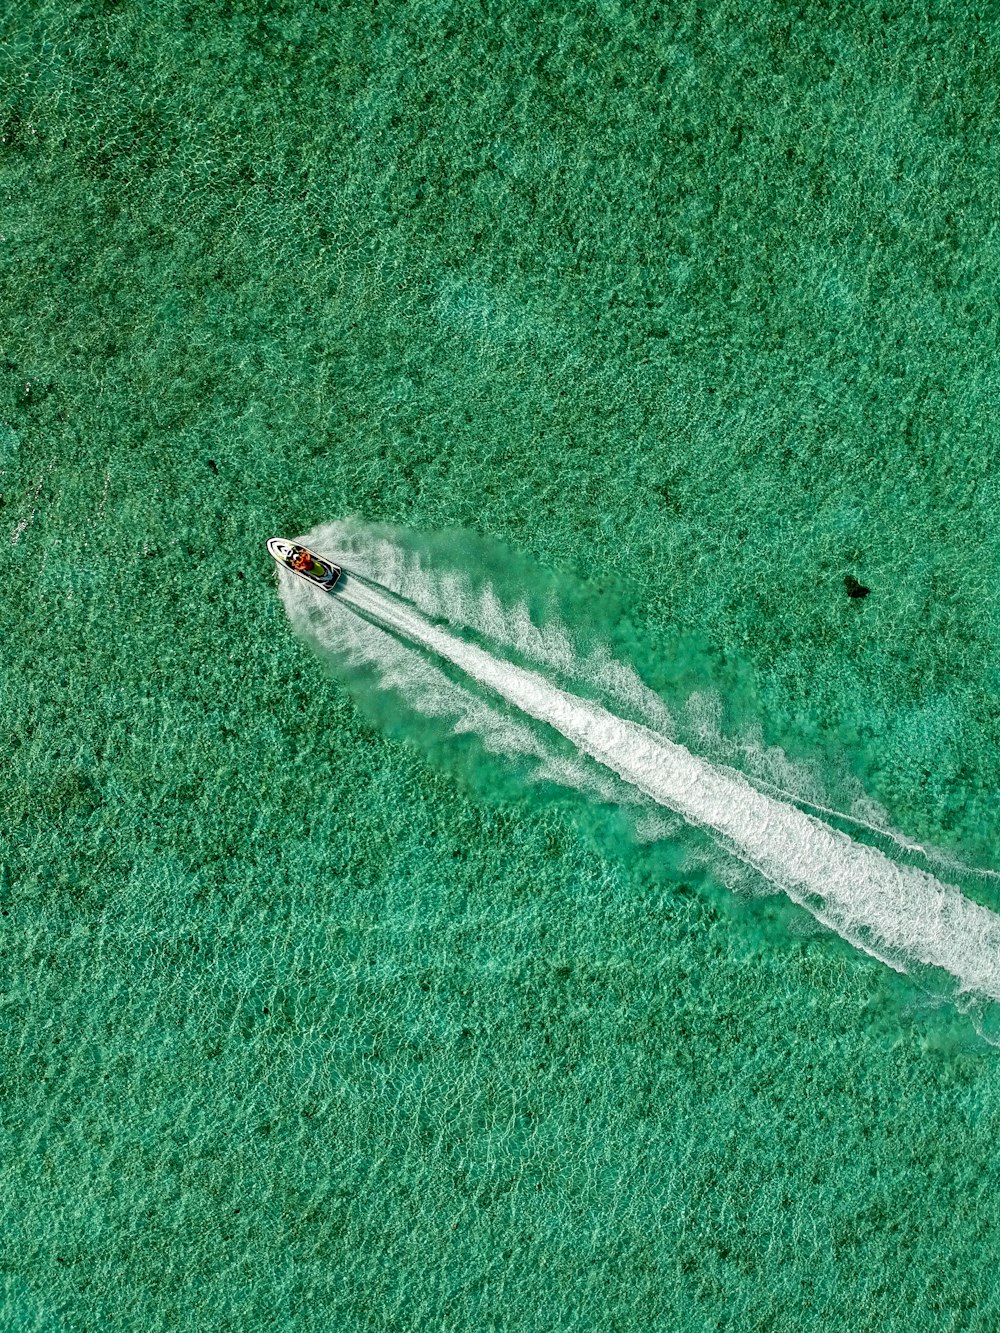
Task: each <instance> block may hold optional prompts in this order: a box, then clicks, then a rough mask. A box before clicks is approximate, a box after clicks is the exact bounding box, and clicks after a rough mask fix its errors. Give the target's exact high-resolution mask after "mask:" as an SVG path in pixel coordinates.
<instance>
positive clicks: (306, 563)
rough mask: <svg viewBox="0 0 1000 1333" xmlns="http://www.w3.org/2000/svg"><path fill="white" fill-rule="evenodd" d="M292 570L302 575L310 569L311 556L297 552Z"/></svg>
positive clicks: (307, 553) (303, 552)
mask: <svg viewBox="0 0 1000 1333" xmlns="http://www.w3.org/2000/svg"><path fill="white" fill-rule="evenodd" d="M292 568H293V569H295V570H298V572H299V573H300V574H304V573H305V572H306V570H308V569H311V568H312V556H311V555H310V554H309V552H308V551H299V553H298V555H297V556H296V557H295V559H294V560H293V561H292Z"/></svg>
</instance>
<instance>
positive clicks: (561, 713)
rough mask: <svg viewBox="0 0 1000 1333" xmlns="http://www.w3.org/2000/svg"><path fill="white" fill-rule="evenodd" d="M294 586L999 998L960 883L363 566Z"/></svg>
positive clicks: (302, 619) (995, 966)
mask: <svg viewBox="0 0 1000 1333" xmlns="http://www.w3.org/2000/svg"><path fill="white" fill-rule="evenodd" d="M292 582H293V580H289V581H288V583H289V584H290V583H292ZM283 596H284V597H285V602H286V606H287V607H288V609H289V615H290V617H291V619H292V621H293V623H294V624H295V625H296V626H297V628H299V629H300V631H301V632H302V633H303V634H304V636H305V637H307V638H308V637H309V636H310V634H312V635H316V634H317V633H320V635H321V630H322V627H323V625H324V623H328V622H329V618H331V617H338V616H340V617H342V616H344V615H345V614H353V615H354V616H357V617H359V618H360V619H361V620H363V621H364V622H365V623H366V624H367V625H368V626H371V627H374V628H375V629H376V630H380V631H384V632H385V634H387V635H389V636H392V638H393V639H394V640H396V641H397V642H398V643H399V644H402V645H404V646H406V647H407V648H409V649H417V650H420V651H421V652H422V653H424V654H429V655H431V656H432V657H433V658H436V659H439V660H440V661H442V662H446V663H448V664H449V665H450V667H451V668H453V669H454V670H455V671H457V672H458V673H459V674H460V677H464V678H465V679H467V681H468V682H469V689H470V691H471V692H472V693H473V694H476V693H478V692H480V691H484V690H485V691H488V692H489V693H490V694H492V695H495V696H497V697H498V698H499V699H502V700H503V701H504V703H505V704H507V705H508V706H510V707H511V708H513V709H515V710H517V712H519V713H521V714H524V715H526V716H527V717H529V718H531V719H534V720H535V721H536V722H538V723H542V724H544V725H545V727H550V728H552V729H554V730H555V731H557V732H558V733H559V734H560V735H561V736H562V737H564V738H565V739H566V740H568V741H569V742H570V743H571V744H572V745H573V746H574V747H575V748H576V750H577V751H578V752H579V753H580V754H582V755H585V756H587V757H589V759H591V760H593V761H596V763H597V764H599V765H601V766H602V767H603V768H604V769H606V770H608V771H609V772H610V773H612V774H614V775H615V776H616V777H617V778H618V779H619V780H620V781H621V782H622V783H625V784H627V786H628V787H630V788H632V789H633V790H634V791H636V792H638V793H641V794H642V795H643V796H645V797H646V798H648V800H650V801H652V802H655V803H656V804H657V805H658V806H661V807H664V808H665V809H667V810H670V811H673V812H675V813H676V814H677V815H679V816H681V818H682V819H683V820H684V821H686V822H687V823H689V824H692V825H697V826H700V827H702V828H705V829H707V830H709V831H710V832H711V833H712V834H713V835H714V837H715V838H716V839H717V840H718V841H719V842H720V843H721V844H722V845H723V846H724V847H725V848H726V850H727V851H728V852H729V853H730V854H731V855H732V856H734V857H736V858H738V859H739V860H740V861H742V862H744V863H745V864H747V865H749V866H751V867H752V868H753V869H754V870H756V871H757V872H759V874H761V875H763V876H764V877H765V878H766V879H767V880H768V881H770V882H771V883H772V884H773V885H774V886H776V887H777V888H779V889H781V890H783V891H784V892H785V893H786V894H787V895H788V897H789V898H791V899H792V900H793V901H794V902H796V903H798V904H800V905H801V906H802V907H805V908H807V909H808V910H809V911H810V912H811V913H812V914H813V915H814V916H815V917H816V918H817V919H818V920H819V921H821V922H823V924H825V925H826V926H828V927H830V928H831V929H833V930H835V931H836V932H837V933H838V934H840V935H841V936H842V937H843V938H845V939H847V940H849V941H850V942H851V943H852V944H854V945H855V946H856V947H858V948H860V949H863V950H864V951H865V952H867V953H869V954H871V955H872V956H874V957H876V958H879V959H881V961H883V962H885V963H887V964H888V965H889V966H891V967H894V968H896V969H897V970H898V971H906V970H907V968H908V967H909V966H913V965H915V964H918V963H919V964H923V965H926V966H928V967H933V968H940V969H943V970H945V971H947V972H948V973H950V974H951V975H952V976H953V977H954V978H955V979H956V981H957V982H958V989H959V990H960V991H962V992H967V993H970V994H972V995H977V996H981V997H985V998H988V999H991V1000H994V1001H1000V916H997V915H996V914H995V913H993V912H992V911H990V910H989V909H988V908H986V907H983V906H981V905H980V904H978V903H976V902H974V901H973V900H972V899H970V898H968V897H967V896H965V895H964V894H963V893H962V892H961V891H960V890H959V889H958V888H957V887H955V886H953V885H950V884H946V883H943V882H941V881H940V880H938V879H937V878H935V877H934V876H933V875H931V874H929V873H927V872H926V871H924V870H921V869H919V868H917V867H914V866H909V865H899V864H897V863H896V862H895V861H893V860H892V859H891V858H890V857H888V856H886V855H885V854H884V853H883V852H881V851H879V850H878V849H876V848H874V847H870V846H867V845H866V844H863V843H858V842H855V841H854V840H852V839H851V838H849V837H848V836H847V835H846V834H844V833H842V832H840V831H839V830H837V829H833V828H831V827H829V826H828V825H827V824H825V823H824V822H823V821H822V820H821V819H819V818H817V817H816V816H814V815H811V814H808V813H806V812H804V811H802V810H800V809H798V808H797V807H796V806H795V805H792V804H790V803H788V802H785V801H782V800H780V799H778V798H777V797H775V796H772V795H768V794H766V793H764V792H761V791H759V790H758V789H757V788H756V787H754V786H753V785H752V784H751V782H750V781H749V780H748V779H747V778H745V777H743V776H742V775H741V774H739V773H736V772H734V771H732V770H730V769H723V768H720V767H718V766H716V765H713V764H712V763H710V762H708V761H707V760H705V759H703V758H700V757H698V756H697V755H695V754H693V753H691V751H689V750H688V749H686V748H685V747H684V746H682V745H680V744H677V743H676V742H675V741H673V740H671V739H669V738H668V737H667V736H665V735H662V734H660V733H659V732H658V731H657V730H656V729H654V728H653V727H651V726H648V725H644V724H642V723H639V722H635V721H631V720H628V719H627V718H624V717H621V716H618V715H616V714H615V713H614V712H612V711H611V710H610V709H608V708H606V707H603V706H602V705H601V704H599V703H596V702H594V701H592V700H591V699H587V698H583V697H581V696H580V695H577V694H575V693H573V692H572V691H570V690H567V689H564V688H561V687H560V686H559V685H557V684H555V683H553V681H551V680H550V679H547V678H546V675H545V674H544V672H542V671H539V670H532V669H529V668H527V667H525V666H521V665H518V664H516V663H514V662H511V661H507V660H505V659H504V658H503V657H502V656H500V655H498V654H497V653H495V652H491V651H488V650H487V649H486V648H484V647H481V646H480V644H479V643H475V642H470V641H468V639H466V638H464V637H462V636H461V635H459V634H458V633H456V632H454V631H453V630H452V629H451V628H449V627H448V625H447V622H445V623H442V621H441V620H438V619H435V618H432V617H430V616H428V615H426V614H424V613H423V612H422V611H421V610H420V609H419V608H418V607H417V606H415V605H414V604H413V603H412V602H410V601H408V600H407V599H406V598H405V597H400V596H396V595H395V594H394V593H393V592H391V591H390V590H389V589H387V588H385V587H383V586H379V585H378V584H377V583H375V582H373V581H371V580H369V579H366V578H364V577H363V576H356V575H352V574H351V573H350V571H349V570H348V571H347V572H346V574H345V576H344V578H343V579H342V581H341V583H340V585H339V587H338V589H337V591H336V593H335V594H334V595H333V596H329V595H327V594H326V593H323V592H317V591H316V590H315V589H311V588H308V587H304V586H302V585H299V586H298V587H296V588H292V587H290V586H288V584H286V586H285V587H284V589H283Z"/></svg>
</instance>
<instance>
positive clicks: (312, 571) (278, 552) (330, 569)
mask: <svg viewBox="0 0 1000 1333" xmlns="http://www.w3.org/2000/svg"><path fill="white" fill-rule="evenodd" d="M267 550H268V554H269V555H270V556H271V558H272V559H273V560H275V561H276V562H277V564H279V565H280V566H281V568H282V569H287V570H288V571H289V572H290V573H292V574H297V575H298V576H299V578H300V579H305V581H306V582H307V583H311V584H312V585H313V587H315V588H322V589H323V590H324V591H325V592H332V591H333V589H334V588H335V587H336V586H337V581H338V579H339V578H340V576H341V574H342V573H343V570H342V569H341V567H340V566H339V565H335V564H334V563H333V561H332V560H325V559H324V558H323V556H321V555H317V554H316V552H315V551H310V549H309V547H308V546H302V545H301V544H300V543H299V542H290V541H286V540H285V538H284V537H271V538H269V540H268V543H267Z"/></svg>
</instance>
